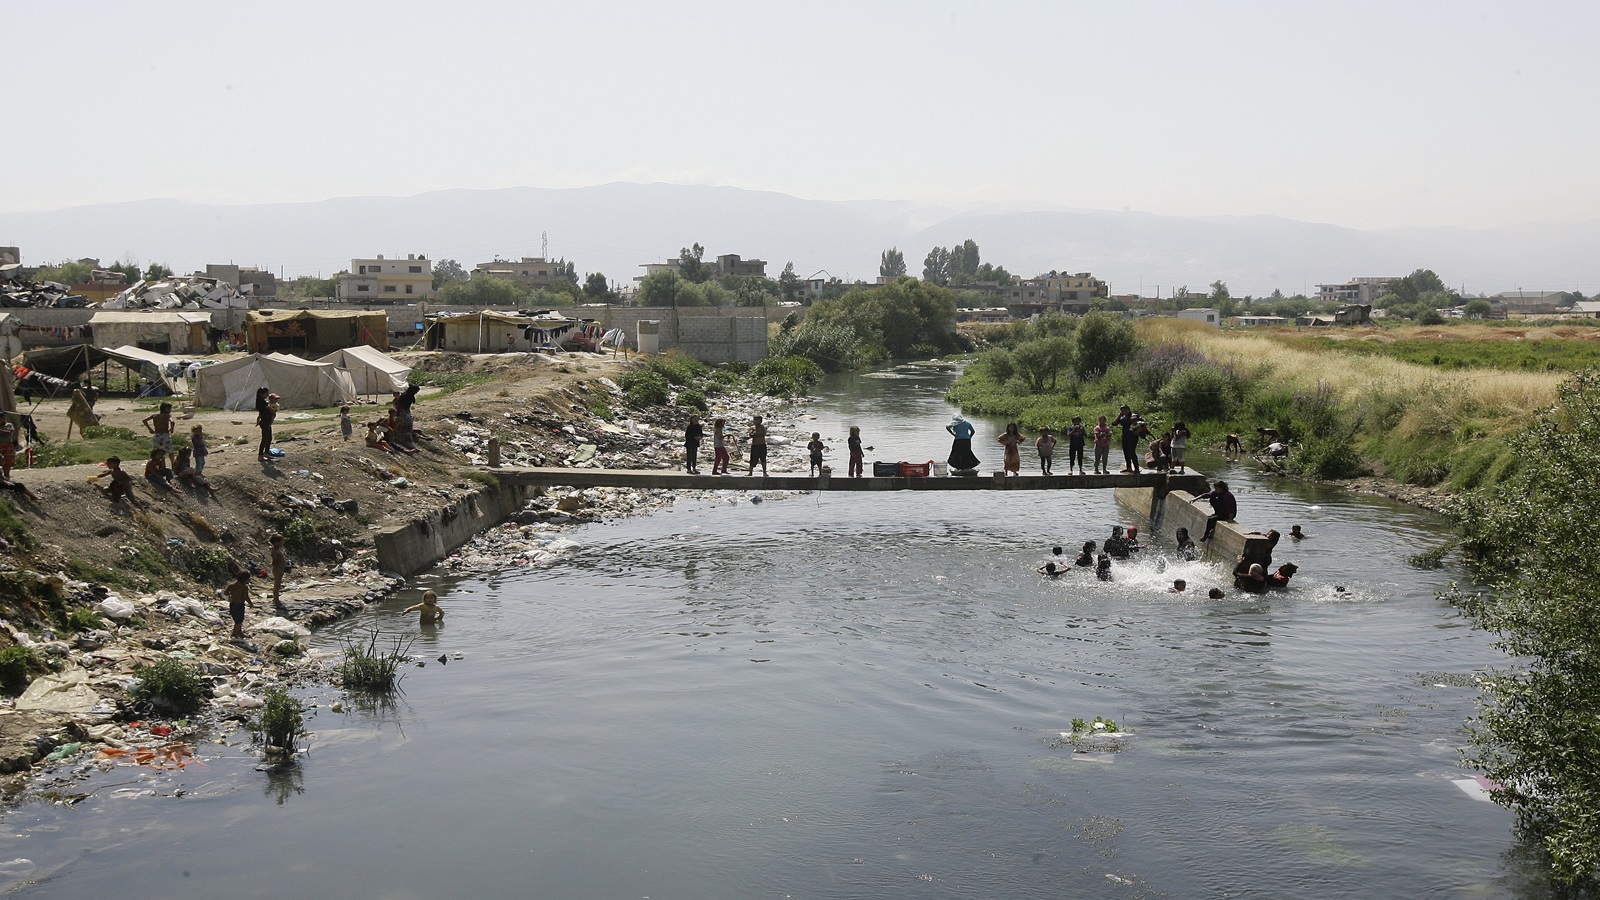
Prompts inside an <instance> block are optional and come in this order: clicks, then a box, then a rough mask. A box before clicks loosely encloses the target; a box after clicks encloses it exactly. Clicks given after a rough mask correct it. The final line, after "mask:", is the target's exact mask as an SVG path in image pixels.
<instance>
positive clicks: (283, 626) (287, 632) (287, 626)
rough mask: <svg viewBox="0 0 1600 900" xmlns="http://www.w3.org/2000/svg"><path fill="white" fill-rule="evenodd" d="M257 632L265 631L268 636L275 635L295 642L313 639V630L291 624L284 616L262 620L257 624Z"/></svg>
mask: <svg viewBox="0 0 1600 900" xmlns="http://www.w3.org/2000/svg"><path fill="white" fill-rule="evenodd" d="M256 630H257V631H265V632H266V633H267V634H275V635H277V636H278V637H281V638H291V639H294V640H305V639H306V638H308V637H311V629H309V628H307V627H305V626H304V625H299V624H296V623H294V622H291V621H289V620H288V619H285V618H283V617H282V616H273V617H272V618H270V619H262V620H261V621H259V622H257V623H256Z"/></svg>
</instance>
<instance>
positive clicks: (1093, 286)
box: [996, 272, 1111, 319]
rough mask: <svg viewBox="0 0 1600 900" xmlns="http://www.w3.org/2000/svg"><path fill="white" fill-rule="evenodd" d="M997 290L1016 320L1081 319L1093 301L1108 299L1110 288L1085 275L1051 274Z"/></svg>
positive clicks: (1087, 274)
mask: <svg viewBox="0 0 1600 900" xmlns="http://www.w3.org/2000/svg"><path fill="white" fill-rule="evenodd" d="M996 287H997V292H998V293H999V294H1000V296H1001V297H1002V299H1003V300H1004V302H1005V304H1006V308H1007V309H1009V310H1011V314H1012V315H1013V316H1015V317H1017V318H1019V319H1026V318H1028V317H1029V316H1033V315H1037V314H1039V313H1047V312H1060V313H1071V314H1074V315H1080V316H1081V315H1083V314H1084V313H1086V312H1088V311H1089V304H1090V303H1091V302H1092V301H1093V300H1094V299H1095V298H1097V297H1098V298H1100V299H1105V298H1107V297H1110V296H1111V286H1110V285H1108V284H1106V283H1105V282H1104V281H1101V280H1100V279H1098V278H1095V277H1094V276H1093V275H1090V274H1089V273H1088V272H1079V273H1077V274H1076V275H1066V274H1059V273H1056V272H1051V273H1049V274H1046V275H1039V276H1037V277H1034V278H1029V279H1026V280H1023V281H1019V282H1017V283H1016V284H1010V285H997V286H996Z"/></svg>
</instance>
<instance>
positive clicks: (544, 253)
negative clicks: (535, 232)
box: [539, 231, 550, 262]
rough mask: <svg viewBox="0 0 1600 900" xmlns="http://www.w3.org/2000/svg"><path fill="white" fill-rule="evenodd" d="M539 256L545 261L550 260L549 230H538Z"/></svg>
mask: <svg viewBox="0 0 1600 900" xmlns="http://www.w3.org/2000/svg"><path fill="white" fill-rule="evenodd" d="M539 258H540V259H542V260H544V261H545V262H549V261H550V232H548V231H541V232H539Z"/></svg>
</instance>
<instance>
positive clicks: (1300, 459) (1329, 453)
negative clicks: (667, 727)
mask: <svg viewBox="0 0 1600 900" xmlns="http://www.w3.org/2000/svg"><path fill="white" fill-rule="evenodd" d="M1352 438H1353V436H1351V437H1346V438H1337V437H1309V438H1306V439H1305V440H1304V441H1302V442H1301V443H1300V445H1299V446H1298V447H1297V448H1295V452H1294V453H1293V454H1292V455H1290V457H1289V460H1288V462H1287V464H1286V465H1287V468H1288V469H1289V471H1290V472H1291V473H1293V474H1295V475H1299V476H1301V477H1303V478H1314V479H1317V480H1319V481H1327V480H1331V479H1335V478H1354V477H1355V476H1357V475H1365V474H1366V473H1367V471H1368V469H1367V466H1366V464H1365V463H1364V462H1362V461H1361V454H1359V453H1357V452H1356V448H1355V446H1354V444H1353V443H1352Z"/></svg>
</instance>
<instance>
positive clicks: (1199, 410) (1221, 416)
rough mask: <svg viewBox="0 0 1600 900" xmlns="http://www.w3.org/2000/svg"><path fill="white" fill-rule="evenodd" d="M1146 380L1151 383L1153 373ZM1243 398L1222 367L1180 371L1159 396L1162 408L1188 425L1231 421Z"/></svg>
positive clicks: (1167, 383) (1204, 365) (1145, 376)
mask: <svg viewBox="0 0 1600 900" xmlns="http://www.w3.org/2000/svg"><path fill="white" fill-rule="evenodd" d="M1134 377H1135V378H1138V377H1139V376H1137V375H1135V376H1134ZM1143 377H1144V378H1145V380H1146V381H1147V382H1148V381H1149V380H1150V369H1148V368H1147V369H1146V370H1145V374H1144V376H1143ZM1240 396H1241V391H1240V390H1239V386H1238V384H1237V383H1235V382H1234V379H1233V377H1232V376H1231V375H1230V374H1229V373H1228V372H1227V371H1225V370H1224V369H1223V368H1222V367H1221V366H1217V365H1212V364H1209V363H1206V364H1201V365H1191V366H1188V367H1187V368H1184V369H1180V370H1178V372H1177V373H1176V374H1174V375H1172V376H1171V378H1169V379H1168V380H1167V381H1166V383H1165V384H1164V385H1162V387H1161V388H1160V390H1159V392H1158V394H1157V397H1158V399H1159V400H1160V401H1161V407H1162V408H1163V409H1165V410H1166V411H1167V412H1169V413H1171V414H1172V417H1173V418H1174V419H1179V420H1182V421H1185V422H1203V421H1207V420H1219V421H1222V420H1227V419H1231V418H1232V417H1233V413H1234V410H1236V409H1237V408H1238V406H1239V400H1240Z"/></svg>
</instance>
